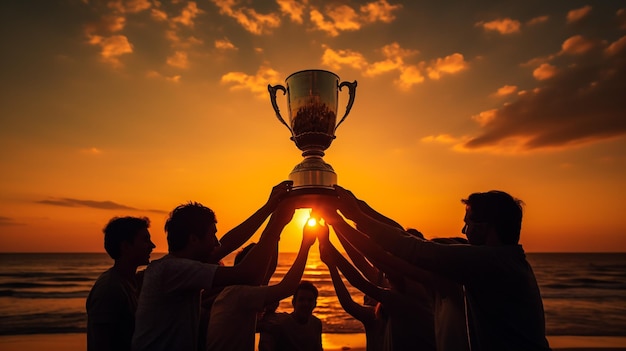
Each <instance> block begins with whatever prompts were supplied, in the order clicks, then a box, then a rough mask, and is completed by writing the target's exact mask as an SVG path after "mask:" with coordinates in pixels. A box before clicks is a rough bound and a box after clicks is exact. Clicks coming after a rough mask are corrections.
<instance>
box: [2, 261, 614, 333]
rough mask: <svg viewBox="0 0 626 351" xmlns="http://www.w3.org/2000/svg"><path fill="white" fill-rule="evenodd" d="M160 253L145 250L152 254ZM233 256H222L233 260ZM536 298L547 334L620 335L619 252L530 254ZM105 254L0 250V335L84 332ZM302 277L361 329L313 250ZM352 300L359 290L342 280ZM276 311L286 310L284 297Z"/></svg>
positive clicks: (329, 311)
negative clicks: (343, 305)
mask: <svg viewBox="0 0 626 351" xmlns="http://www.w3.org/2000/svg"><path fill="white" fill-rule="evenodd" d="M162 255H163V254H156V253H153V254H152V259H156V258H159V257H161V256H162ZM295 256H296V254H295V253H281V254H280V255H279V262H278V267H277V269H276V273H275V274H274V276H273V277H272V280H271V282H270V284H272V283H276V282H277V281H280V280H281V279H282V277H283V276H284V274H285V273H286V272H287V270H288V269H289V267H290V266H291V263H292V262H293V261H294V259H295ZM232 258H233V257H232V256H229V257H227V258H226V259H225V263H226V264H232ZM528 260H529V261H530V263H531V265H532V266H533V269H534V271H535V275H536V277H537V281H538V283H539V287H540V290H541V295H542V297H543V303H544V309H545V316H546V329H547V334H548V335H587V336H626V254H624V253H616V254H609V253H600V254H597V253H529V254H528ZM112 263H113V262H112V260H111V259H110V258H109V257H108V256H107V255H106V254H104V253H102V254H100V253H84V254H82V253H66V254H65V253H42V254H32V253H27V254H14V253H4V254H0V335H16V334H35V333H76V332H79V333H80V332H85V327H86V320H87V317H86V313H85V299H86V298H87V294H88V293H89V289H90V288H91V286H92V285H93V283H94V281H95V280H96V279H97V277H98V276H99V275H100V274H101V273H102V272H103V271H105V270H106V269H108V268H109V267H110V266H111V265H112ZM303 279H306V280H309V281H311V282H313V283H314V284H315V285H316V286H317V288H318V289H319V292H320V296H319V298H318V303H317V307H316V308H315V311H314V313H315V315H316V316H317V317H319V318H320V319H321V320H322V322H323V328H324V332H325V333H360V332H363V328H362V325H361V323H359V322H358V321H356V320H354V319H353V318H352V317H351V316H350V315H348V314H347V313H345V312H344V311H343V309H342V308H341V305H339V302H338V301H337V297H336V295H335V290H334V288H333V285H332V281H331V279H330V275H329V274H328V270H327V268H326V266H325V265H324V263H322V262H321V261H320V259H319V254H318V252H317V250H311V253H310V255H309V259H308V261H307V266H306V270H305V273H304V276H303ZM347 287H348V289H349V291H350V293H351V295H352V296H353V298H354V300H355V301H357V302H361V301H362V300H363V294H362V293H360V292H359V291H358V290H356V289H354V288H352V287H351V286H350V285H347ZM278 310H279V311H285V312H289V311H291V299H285V300H283V301H281V304H280V306H279V308H278Z"/></svg>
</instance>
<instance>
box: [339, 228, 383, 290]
mask: <svg viewBox="0 0 626 351" xmlns="http://www.w3.org/2000/svg"><path fill="white" fill-rule="evenodd" d="M337 238H338V239H339V242H340V243H341V245H342V246H343V248H344V250H346V253H347V254H348V257H350V260H351V261H352V263H354V265H355V266H356V268H357V269H358V270H359V271H361V273H362V274H363V275H364V276H365V278H366V279H367V280H369V281H370V282H377V283H380V280H381V274H380V271H379V270H378V268H376V267H374V266H373V265H372V264H371V263H370V262H369V261H368V260H367V259H366V258H365V256H363V254H361V253H360V252H359V251H358V250H357V249H356V248H355V247H354V246H352V244H350V242H348V240H346V239H345V238H344V237H343V236H341V235H338V236H337Z"/></svg>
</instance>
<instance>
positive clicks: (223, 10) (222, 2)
mask: <svg viewBox="0 0 626 351" xmlns="http://www.w3.org/2000/svg"><path fill="white" fill-rule="evenodd" d="M211 2H213V3H214V4H215V5H216V6H217V7H218V8H219V11H220V14H223V15H226V16H229V17H231V18H234V19H235V20H236V21H237V23H239V24H240V25H241V26H242V27H243V28H244V29H245V30H247V31H248V32H250V33H252V34H256V35H261V34H270V33H271V32H272V30H273V29H275V28H277V27H278V26H279V25H280V17H279V16H278V15H277V14H275V13H269V14H260V13H258V12H257V11H256V10H255V9H253V8H249V7H243V6H242V7H238V8H237V7H236V6H235V5H236V4H235V1H233V0H211Z"/></svg>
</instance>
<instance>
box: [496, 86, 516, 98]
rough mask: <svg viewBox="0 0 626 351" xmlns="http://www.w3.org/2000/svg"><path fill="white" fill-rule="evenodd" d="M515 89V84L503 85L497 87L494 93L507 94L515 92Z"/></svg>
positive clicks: (498, 94)
mask: <svg viewBox="0 0 626 351" xmlns="http://www.w3.org/2000/svg"><path fill="white" fill-rule="evenodd" d="M516 91H517V86H515V85H505V86H503V87H500V88H498V91H496V92H495V93H494V95H495V96H507V95H511V94H513V93H515V92H516Z"/></svg>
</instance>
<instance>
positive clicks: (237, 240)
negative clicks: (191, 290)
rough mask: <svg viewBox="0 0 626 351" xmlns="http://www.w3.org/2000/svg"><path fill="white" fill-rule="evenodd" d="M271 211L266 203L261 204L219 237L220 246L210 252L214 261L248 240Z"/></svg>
mask: <svg viewBox="0 0 626 351" xmlns="http://www.w3.org/2000/svg"><path fill="white" fill-rule="evenodd" d="M271 213H272V212H271V208H270V207H269V205H268V204H267V203H265V204H264V205H263V206H261V208H259V209H258V210H257V211H256V212H254V213H253V214H252V215H251V216H250V217H248V219H246V220H245V221H243V222H242V223H240V224H239V225H237V226H236V227H234V228H233V229H231V230H230V231H228V232H227V233H226V234H224V236H223V237H222V238H221V239H220V246H219V247H217V248H216V249H215V251H214V252H213V253H212V254H211V256H212V259H213V260H214V262H217V261H219V260H221V259H222V258H224V257H226V256H227V255H228V254H230V253H231V252H233V251H234V250H236V249H237V248H239V247H241V245H243V244H244V243H245V242H246V241H248V240H249V239H250V238H251V237H252V235H254V233H255V232H256V231H257V230H258V229H259V228H260V227H261V224H263V222H265V220H266V219H267V217H268V216H269V215H270V214H271Z"/></svg>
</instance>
